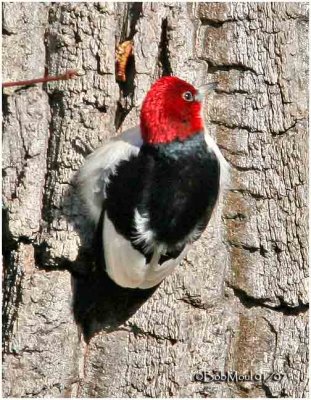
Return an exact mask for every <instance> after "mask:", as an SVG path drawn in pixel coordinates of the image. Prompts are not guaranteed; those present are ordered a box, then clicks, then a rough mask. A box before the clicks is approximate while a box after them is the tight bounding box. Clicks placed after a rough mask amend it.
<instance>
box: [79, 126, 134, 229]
mask: <svg viewBox="0 0 311 400" xmlns="http://www.w3.org/2000/svg"><path fill="white" fill-rule="evenodd" d="M141 145H142V138H141V134H140V129H139V128H132V129H129V130H128V131H126V132H124V133H123V134H122V135H121V136H118V137H117V138H115V139H114V140H111V141H109V142H108V143H106V144H104V145H103V146H101V147H99V148H98V149H97V150H95V152H94V153H92V154H90V155H89V156H88V157H87V158H86V160H85V163H84V165H83V166H82V168H81V170H80V174H79V178H78V180H79V187H80V193H81V197H82V198H83V200H84V203H85V204H86V207H87V210H88V212H89V214H90V217H91V218H92V219H93V220H94V222H98V220H99V217H100V214H101V211H102V207H103V201H104V200H105V198H106V188H107V185H108V183H109V179H110V177H111V175H113V174H114V173H115V170H116V168H117V166H118V164H119V163H120V162H121V161H123V160H128V159H129V158H130V157H131V156H132V155H137V154H138V153H139V149H140V146H141Z"/></svg>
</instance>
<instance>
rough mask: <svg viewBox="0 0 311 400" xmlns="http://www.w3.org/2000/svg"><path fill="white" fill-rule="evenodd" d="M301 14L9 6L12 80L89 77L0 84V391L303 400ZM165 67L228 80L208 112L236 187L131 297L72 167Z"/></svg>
mask: <svg viewBox="0 0 311 400" xmlns="http://www.w3.org/2000/svg"><path fill="white" fill-rule="evenodd" d="M307 19H308V12H307V6H306V4H304V3H197V4H195V3H107V4H105V3H50V4H48V3H33V4H29V3H5V4H4V5H3V28H4V34H3V73H4V81H11V80H12V81H13V80H21V79H30V78H36V77H40V76H43V74H44V68H45V66H47V68H48V71H49V74H52V75H54V74H58V73H63V72H65V70H67V69H77V68H78V69H79V70H80V71H81V72H83V75H82V76H79V77H78V78H77V79H73V80H69V81H63V82H62V81H59V82H54V83H49V84H43V85H36V86H29V87H22V88H18V89H16V90H10V91H9V90H8V89H6V90H5V91H4V102H3V113H4V130H3V134H4V136H3V148H4V162H3V164H4V174H3V183H4V218H3V223H4V260H5V270H4V285H3V289H4V318H3V328H4V334H3V338H4V342H5V344H4V363H3V369H4V386H3V388H4V389H3V390H4V393H3V394H4V396H6V397H36V396H38V397H51V396H54V397H59V396H61V397H171V396H172V397H307V396H308V393H307V368H308V364H307V357H308V344H307V341H308V335H307V323H308V320H307V318H308V315H307V302H308V297H307V289H306V277H307V271H308V269H307V262H308V258H307V229H308V228H307V172H306V171H307V120H308V106H307V100H308V54H307V45H308V39H307V38H308V20H307ZM126 39H132V40H133V42H134V60H132V61H131V62H130V66H129V68H128V71H127V72H128V73H127V82H126V83H117V82H116V74H115V47H116V45H117V44H119V43H120V42H123V41H124V40H126ZM167 74H174V75H177V76H179V77H181V78H183V79H186V80H187V81H189V82H191V83H193V84H195V85H196V86H199V85H201V84H204V83H206V82H207V81H218V82H219V85H218V89H217V90H216V92H215V93H214V94H213V95H212V96H210V97H209V99H208V101H207V104H206V106H205V109H204V110H205V118H206V123H207V127H208V129H209V130H210V131H211V133H212V135H214V136H215V137H217V141H218V143H219V146H220V147H221V149H222V151H223V154H224V155H225V157H226V158H227V160H228V161H229V163H230V165H231V166H232V170H231V189H230V190H229V191H228V193H227V195H226V196H225V198H224V202H223V204H224V206H223V208H222V210H220V209H219V212H218V213H216V214H215V215H214V217H213V219H212V221H211V224H210V225H209V227H208V229H207V230H206V232H205V234H204V235H203V237H202V238H201V239H200V240H199V241H197V242H196V243H195V245H194V246H193V248H192V250H191V251H190V252H189V254H188V256H187V258H186V260H184V261H183V263H182V264H181V265H180V266H179V267H178V268H177V270H176V271H175V273H174V274H173V275H172V276H170V277H169V278H167V279H165V281H164V282H163V283H162V284H161V285H160V287H159V288H157V289H156V290H155V291H146V292H144V291H143V292H141V291H135V290H134V291H133V290H132V291H130V290H128V291H127V290H121V289H118V288H117V287H114V286H113V285H111V284H109V282H108V281H107V279H106V278H105V277H104V276H103V275H102V273H101V272H100V271H98V270H97V269H96V268H95V267H94V265H95V264H94V257H93V252H92V243H91V240H90V238H91V237H92V232H93V231H94V227H91V226H90V225H89V223H88V221H87V219H86V218H85V214H84V211H83V208H82V207H81V204H80V201H79V198H78V195H77V187H76V180H75V179H76V174H77V171H78V170H79V167H80V166H81V164H82V163H83V160H84V158H85V156H86V155H87V154H89V153H90V152H91V151H92V150H93V149H95V148H96V147H97V146H99V145H100V144H101V143H102V142H104V141H105V140H106V139H107V138H109V137H112V136H115V135H116V133H117V132H121V131H123V130H125V129H126V128H129V127H132V126H134V125H137V123H138V118H139V109H140V105H141V102H142V100H143V98H144V96H145V94H146V92H147V90H148V89H149V87H150V85H151V84H152V82H154V81H155V80H156V79H157V78H158V77H159V76H161V75H167ZM105 279H106V280H105ZM204 371H205V372H206V374H205V378H206V381H208V380H209V376H208V374H207V373H210V372H211V371H220V372H222V373H225V372H226V371H237V373H238V374H247V373H251V372H252V373H253V374H264V376H265V378H264V379H259V380H256V379H255V380H254V381H250V382H245V381H238V382H215V381H213V382H202V381H200V380H201V379H202V372H204Z"/></svg>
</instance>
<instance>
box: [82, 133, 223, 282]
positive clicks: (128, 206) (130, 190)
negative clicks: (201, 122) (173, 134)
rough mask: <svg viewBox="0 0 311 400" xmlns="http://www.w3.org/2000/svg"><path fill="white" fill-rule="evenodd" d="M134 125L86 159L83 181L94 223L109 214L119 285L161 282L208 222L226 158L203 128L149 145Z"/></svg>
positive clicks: (110, 263) (106, 243) (108, 257)
mask: <svg viewBox="0 0 311 400" xmlns="http://www.w3.org/2000/svg"><path fill="white" fill-rule="evenodd" d="M143 136H144V135H142V131H141V128H139V127H138V128H133V129H130V130H128V131H126V132H125V133H123V134H122V135H121V136H119V137H118V138H116V139H114V140H111V141H109V142H108V143H106V144H104V145H103V146H102V147H100V148H99V149H97V150H96V151H95V152H94V153H92V154H91V155H90V156H88V157H87V159H86V161H85V164H84V165H83V167H82V169H81V171H80V176H79V185H80V190H81V195H82V198H83V199H84V202H85V204H86V207H87V209H88V211H89V214H90V216H91V218H92V219H93V221H94V222H95V223H98V221H99V219H100V216H101V215H102V218H103V229H102V232H101V234H102V245H103V253H104V259H105V266H106V272H107V274H108V275H109V277H110V278H111V279H112V280H113V281H114V282H115V283H117V284H118V285H119V286H122V287H128V288H140V289H147V288H150V287H153V286H156V285H158V284H159V283H160V282H161V281H162V280H163V279H164V278H165V277H166V276H168V275H169V274H170V273H171V272H172V271H173V270H174V268H175V267H176V266H177V265H178V264H179V263H180V262H181V260H182V259H183V258H184V257H185V255H186V254H187V251H188V249H189V246H190V245H191V243H192V242H193V241H195V240H196V239H198V238H199V237H200V235H201V234H202V232H203V230H204V229H205V227H206V226H207V224H208V222H209V220H210V217H211V215H212V212H213V209H214V207H215V205H216V202H217V199H218V195H219V190H220V186H221V184H222V182H223V181H224V180H226V175H227V163H226V161H225V159H224V158H223V156H222V154H221V152H220V150H219V148H218V147H217V145H216V143H215V142H214V140H213V139H212V138H211V137H210V136H209V135H208V134H207V133H205V132H204V130H202V129H200V130H198V131H196V132H191V135H188V136H187V137H185V138H182V140H181V139H180V138H173V140H169V141H164V142H161V141H154V142H153V143H149V142H148V141H146V140H144V139H143Z"/></svg>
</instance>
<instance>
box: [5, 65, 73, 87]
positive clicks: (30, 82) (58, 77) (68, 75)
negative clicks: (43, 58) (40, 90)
mask: <svg viewBox="0 0 311 400" xmlns="http://www.w3.org/2000/svg"><path fill="white" fill-rule="evenodd" d="M78 75H80V73H79V72H78V71H77V70H74V69H69V70H68V71H66V72H65V73H64V74H62V75H55V76H50V75H46V76H44V77H42V78H37V79H30V80H28V81H15V82H4V83H2V87H11V86H27V85H33V84H34V83H44V82H52V81H66V80H68V79H72V78H74V77H75V76H78Z"/></svg>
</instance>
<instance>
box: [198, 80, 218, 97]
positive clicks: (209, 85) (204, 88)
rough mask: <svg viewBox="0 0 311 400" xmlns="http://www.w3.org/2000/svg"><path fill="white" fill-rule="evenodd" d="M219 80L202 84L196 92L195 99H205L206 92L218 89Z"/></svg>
mask: <svg viewBox="0 0 311 400" xmlns="http://www.w3.org/2000/svg"><path fill="white" fill-rule="evenodd" d="M217 85H218V82H210V83H207V84H206V85H203V86H200V87H199V89H198V92H197V93H196V94H195V96H194V99H195V100H196V101H203V100H204V97H205V95H206V93H209V92H211V91H212V90H214V89H216V88H217Z"/></svg>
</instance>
